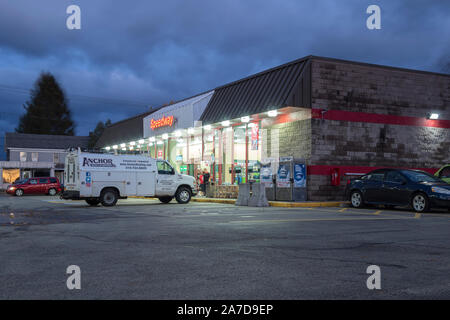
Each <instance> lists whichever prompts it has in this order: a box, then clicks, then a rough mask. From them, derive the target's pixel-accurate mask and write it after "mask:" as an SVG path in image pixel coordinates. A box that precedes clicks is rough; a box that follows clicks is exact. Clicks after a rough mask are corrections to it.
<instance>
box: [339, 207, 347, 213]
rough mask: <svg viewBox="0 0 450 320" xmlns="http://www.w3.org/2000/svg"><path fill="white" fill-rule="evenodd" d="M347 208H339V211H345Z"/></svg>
mask: <svg viewBox="0 0 450 320" xmlns="http://www.w3.org/2000/svg"><path fill="white" fill-rule="evenodd" d="M347 209H348V208H342V209H341V210H339V212H345V211H347Z"/></svg>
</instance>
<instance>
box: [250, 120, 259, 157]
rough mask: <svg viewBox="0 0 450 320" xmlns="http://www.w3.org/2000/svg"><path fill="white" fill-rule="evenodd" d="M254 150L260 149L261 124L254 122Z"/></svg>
mask: <svg viewBox="0 0 450 320" xmlns="http://www.w3.org/2000/svg"><path fill="white" fill-rule="evenodd" d="M251 140H252V141H251V142H252V147H251V149H252V150H258V140H259V126H258V124H256V123H254V124H253V127H252V139H251Z"/></svg>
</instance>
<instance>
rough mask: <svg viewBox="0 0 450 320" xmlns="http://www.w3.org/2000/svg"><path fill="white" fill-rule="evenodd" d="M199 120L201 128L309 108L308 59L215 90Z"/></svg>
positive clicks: (309, 68)
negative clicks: (253, 116) (286, 110)
mask: <svg viewBox="0 0 450 320" xmlns="http://www.w3.org/2000/svg"><path fill="white" fill-rule="evenodd" d="M214 91H215V93H214V95H213V97H212V98H211V101H210V102H209V104H208V106H207V108H206V109H205V112H204V113H203V115H202V116H201V118H200V120H202V122H203V124H210V123H218V122H221V121H224V120H228V119H233V118H240V117H244V116H249V115H252V114H258V113H263V112H266V111H270V110H277V109H281V108H284V107H287V106H291V107H304V108H310V107H311V67H310V61H309V59H308V57H306V58H303V59H300V60H296V61H293V62H290V63H287V64H284V65H282V66H279V67H276V68H273V69H269V70H267V71H263V72H260V73H257V74H255V75H253V76H250V77H248V78H244V79H241V80H238V81H235V82H232V83H229V84H227V85H224V86H222V87H218V88H216V89H215V90H214Z"/></svg>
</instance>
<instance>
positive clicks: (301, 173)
mask: <svg viewBox="0 0 450 320" xmlns="http://www.w3.org/2000/svg"><path fill="white" fill-rule="evenodd" d="M305 187H306V165H305V164H302V163H297V164H295V165H294V188H305Z"/></svg>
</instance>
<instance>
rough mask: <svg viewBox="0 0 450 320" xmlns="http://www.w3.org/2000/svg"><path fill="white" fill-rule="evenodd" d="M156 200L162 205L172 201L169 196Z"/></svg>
mask: <svg viewBox="0 0 450 320" xmlns="http://www.w3.org/2000/svg"><path fill="white" fill-rule="evenodd" d="M158 199H159V201H161V202H162V203H169V202H170V201H172V199H173V197H169V196H167V197H159V198H158Z"/></svg>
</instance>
